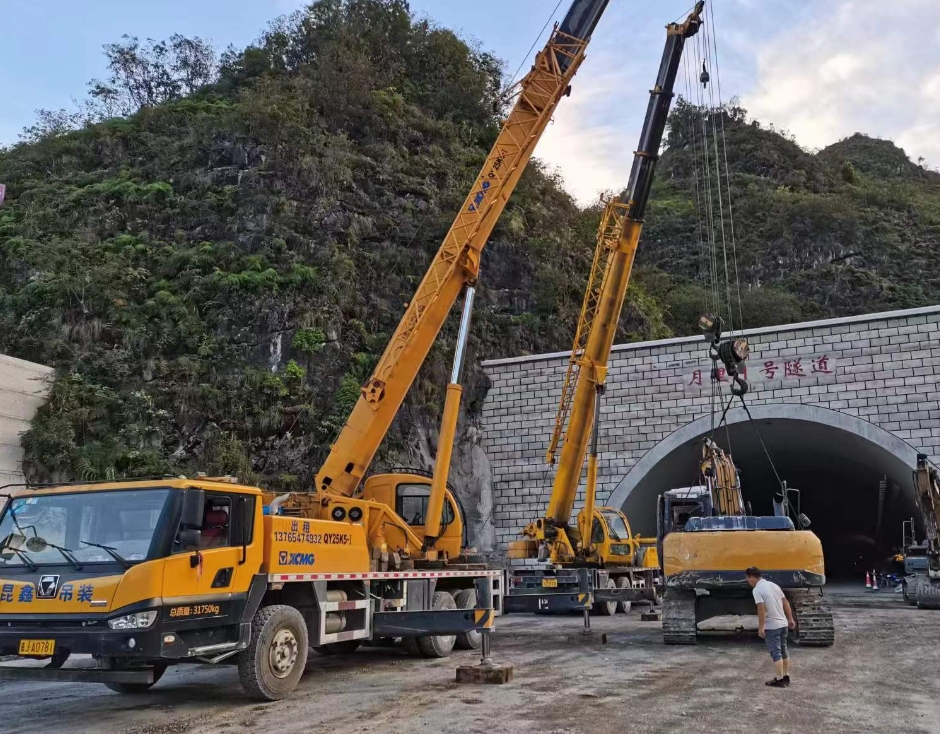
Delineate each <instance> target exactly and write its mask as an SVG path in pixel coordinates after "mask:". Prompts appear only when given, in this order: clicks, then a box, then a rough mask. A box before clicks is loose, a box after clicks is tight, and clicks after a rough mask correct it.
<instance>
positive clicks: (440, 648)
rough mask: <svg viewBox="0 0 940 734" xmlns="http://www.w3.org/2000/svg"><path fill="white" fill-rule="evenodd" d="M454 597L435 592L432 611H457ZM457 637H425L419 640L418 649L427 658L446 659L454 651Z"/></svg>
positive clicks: (443, 592)
mask: <svg viewBox="0 0 940 734" xmlns="http://www.w3.org/2000/svg"><path fill="white" fill-rule="evenodd" d="M456 608H457V604H456V602H455V601H454V597H452V596H451V595H450V594H448V593H447V592H446V591H435V592H434V596H433V597H432V598H431V609H432V610H435V611H437V610H439V609H456ZM456 642H457V636H456V635H425V636H424V637H419V638H418V649H419V650H421V654H422V655H424V657H426V658H446V657H447V656H448V655H450V653H451V651H452V650H453V649H454V645H455V644H456Z"/></svg>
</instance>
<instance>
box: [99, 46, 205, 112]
mask: <svg viewBox="0 0 940 734" xmlns="http://www.w3.org/2000/svg"><path fill="white" fill-rule="evenodd" d="M104 53H105V56H106V57H107V58H108V69H109V70H110V72H111V74H110V76H109V77H108V78H107V80H105V81H102V80H100V79H92V80H91V81H90V82H89V83H88V87H89V95H90V96H91V99H92V105H93V108H94V111H95V112H96V113H97V116H98V117H99V118H108V117H117V116H122V117H124V116H127V115H130V114H133V113H134V112H136V111H137V110H139V109H141V108H142V107H153V106H156V105H159V104H163V103H164V102H170V101H173V100H175V99H180V98H181V97H185V96H187V95H189V94H192V93H193V92H195V91H196V90H197V89H199V88H200V87H203V86H205V85H206V84H210V83H211V82H212V81H214V80H215V78H216V76H217V73H218V60H217V58H216V54H215V50H214V49H213V47H212V44H211V43H210V42H209V41H205V40H203V39H201V38H199V37H194V38H186V37H185V36H181V35H180V34H178V33H176V34H174V35H172V36H170V38H169V40H167V41H154V40H153V39H152V38H148V39H147V43H146V45H141V43H140V41H139V40H138V38H137V37H136V36H128V35H124V36H122V40H121V41H119V42H118V43H109V44H107V45H105V47H104Z"/></svg>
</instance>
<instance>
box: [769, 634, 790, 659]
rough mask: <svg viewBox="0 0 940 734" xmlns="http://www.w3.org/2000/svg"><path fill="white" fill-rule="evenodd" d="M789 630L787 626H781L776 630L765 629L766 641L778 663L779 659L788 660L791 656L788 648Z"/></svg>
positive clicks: (771, 654)
mask: <svg viewBox="0 0 940 734" xmlns="http://www.w3.org/2000/svg"><path fill="white" fill-rule="evenodd" d="M788 631H789V630H787V628H786V627H780V628H779V629H775V630H764V641H765V642H766V643H767V649H768V650H769V651H770V657H771V658H773V661H774V662H775V663H776V662H777V661H778V660H786V659H788V658H789V657H790V652H789V651H788V650H787V632H788Z"/></svg>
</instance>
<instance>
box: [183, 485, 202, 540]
mask: <svg viewBox="0 0 940 734" xmlns="http://www.w3.org/2000/svg"><path fill="white" fill-rule="evenodd" d="M205 510H206V493H205V491H203V490H201V489H194V488H192V487H191V488H189V489H187V490H186V491H185V492H183V513H182V515H181V517H180V527H181V528H183V529H184V530H188V529H194V528H201V527H202V519H203V514H204V513H205Z"/></svg>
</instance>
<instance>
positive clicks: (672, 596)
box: [663, 589, 698, 645]
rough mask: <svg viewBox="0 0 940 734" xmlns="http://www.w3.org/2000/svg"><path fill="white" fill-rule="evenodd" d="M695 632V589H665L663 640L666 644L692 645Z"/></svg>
mask: <svg viewBox="0 0 940 734" xmlns="http://www.w3.org/2000/svg"><path fill="white" fill-rule="evenodd" d="M697 634H698V628H697V627H696V624H695V591H694V590H690V589H666V592H665V594H663V642H665V643H666V644H667V645H694V644H696V642H697V639H696V637H697Z"/></svg>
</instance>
